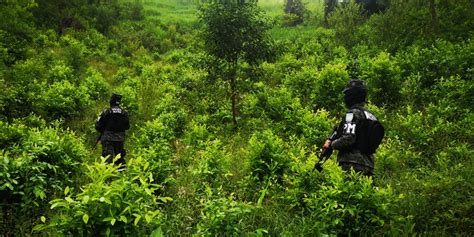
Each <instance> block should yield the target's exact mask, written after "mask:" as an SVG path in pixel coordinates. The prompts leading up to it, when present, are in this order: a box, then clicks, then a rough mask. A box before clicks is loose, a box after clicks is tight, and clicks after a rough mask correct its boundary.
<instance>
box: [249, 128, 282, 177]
mask: <svg viewBox="0 0 474 237" xmlns="http://www.w3.org/2000/svg"><path fill="white" fill-rule="evenodd" d="M285 148H286V145H285V143H284V142H283V141H282V140H281V138H279V137H278V136H277V135H275V134H273V133H272V131H271V130H266V131H263V132H258V133H255V134H253V135H252V137H251V138H250V140H249V147H248V154H247V157H246V160H248V162H249V168H250V171H251V177H252V179H254V180H255V182H261V181H266V180H269V179H277V180H281V179H282V177H283V174H284V173H285V172H286V170H287V169H288V168H289V162H290V159H289V157H288V156H287V155H286V154H285Z"/></svg>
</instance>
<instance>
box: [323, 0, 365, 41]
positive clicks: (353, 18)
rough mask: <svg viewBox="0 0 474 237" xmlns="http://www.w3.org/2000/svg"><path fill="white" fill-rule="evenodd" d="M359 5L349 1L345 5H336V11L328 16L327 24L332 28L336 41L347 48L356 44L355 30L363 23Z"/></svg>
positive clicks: (363, 19)
mask: <svg viewBox="0 0 474 237" xmlns="http://www.w3.org/2000/svg"><path fill="white" fill-rule="evenodd" d="M362 12H363V9H362V6H361V5H360V4H357V3H355V2H354V1H350V2H349V3H347V4H342V5H338V6H337V7H336V10H335V11H334V12H332V13H331V14H330V15H329V18H328V20H327V21H328V24H329V26H330V27H331V28H334V31H335V33H336V39H337V40H338V42H339V43H340V44H342V45H345V46H346V47H348V48H351V47H352V46H354V45H356V44H357V42H358V38H357V28H358V27H359V26H361V25H362V23H364V21H365V17H364V15H363V14H362Z"/></svg>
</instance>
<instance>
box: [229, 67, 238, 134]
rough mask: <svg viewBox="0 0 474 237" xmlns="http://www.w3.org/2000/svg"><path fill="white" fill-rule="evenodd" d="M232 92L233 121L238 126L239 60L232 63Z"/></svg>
mask: <svg viewBox="0 0 474 237" xmlns="http://www.w3.org/2000/svg"><path fill="white" fill-rule="evenodd" d="M230 66H231V67H232V68H230V93H231V96H230V97H231V101H232V122H233V123H234V126H236V127H237V62H236V61H235V62H232V63H231V64H230Z"/></svg>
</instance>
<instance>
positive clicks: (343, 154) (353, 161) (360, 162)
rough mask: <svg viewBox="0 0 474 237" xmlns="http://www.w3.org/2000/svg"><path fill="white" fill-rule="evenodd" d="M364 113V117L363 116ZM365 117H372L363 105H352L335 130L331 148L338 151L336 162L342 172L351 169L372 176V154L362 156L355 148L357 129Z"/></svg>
mask: <svg viewBox="0 0 474 237" xmlns="http://www.w3.org/2000/svg"><path fill="white" fill-rule="evenodd" d="M364 113H365V115H364ZM366 116H373V115H372V114H371V113H370V112H368V111H366V110H365V109H364V108H363V104H355V105H353V106H352V107H351V108H350V109H349V111H348V112H347V113H346V114H345V116H344V118H343V119H342V121H341V123H340V124H339V126H338V128H337V131H336V132H337V134H338V136H336V138H335V139H334V141H332V143H331V147H332V148H334V149H336V150H338V151H339V154H338V155H337V162H338V163H339V165H340V166H341V168H342V169H343V170H350V169H351V168H353V169H354V170H355V171H357V172H361V173H363V174H365V175H368V176H372V175H373V174H374V156H373V154H364V153H362V152H360V150H359V149H358V148H357V136H356V133H357V128H358V127H359V128H360V127H361V123H362V121H363V120H364V119H365V118H366Z"/></svg>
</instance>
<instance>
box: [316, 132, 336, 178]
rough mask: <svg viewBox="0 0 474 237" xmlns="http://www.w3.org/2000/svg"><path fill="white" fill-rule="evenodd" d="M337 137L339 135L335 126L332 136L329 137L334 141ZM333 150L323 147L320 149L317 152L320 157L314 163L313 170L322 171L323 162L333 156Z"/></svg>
mask: <svg viewBox="0 0 474 237" xmlns="http://www.w3.org/2000/svg"><path fill="white" fill-rule="evenodd" d="M336 137H337V127H336V128H334V130H333V132H332V135H331V137H329V138H328V139H329V140H331V141H334V140H335V139H336ZM332 152H333V149H332V148H328V149H322V150H320V152H317V153H316V156H317V157H318V162H316V164H314V168H313V172H314V170H317V171H318V172H321V171H322V170H323V164H324V162H326V161H327V160H328V159H329V158H330V157H331V155H332ZM318 153H319V155H318Z"/></svg>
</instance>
